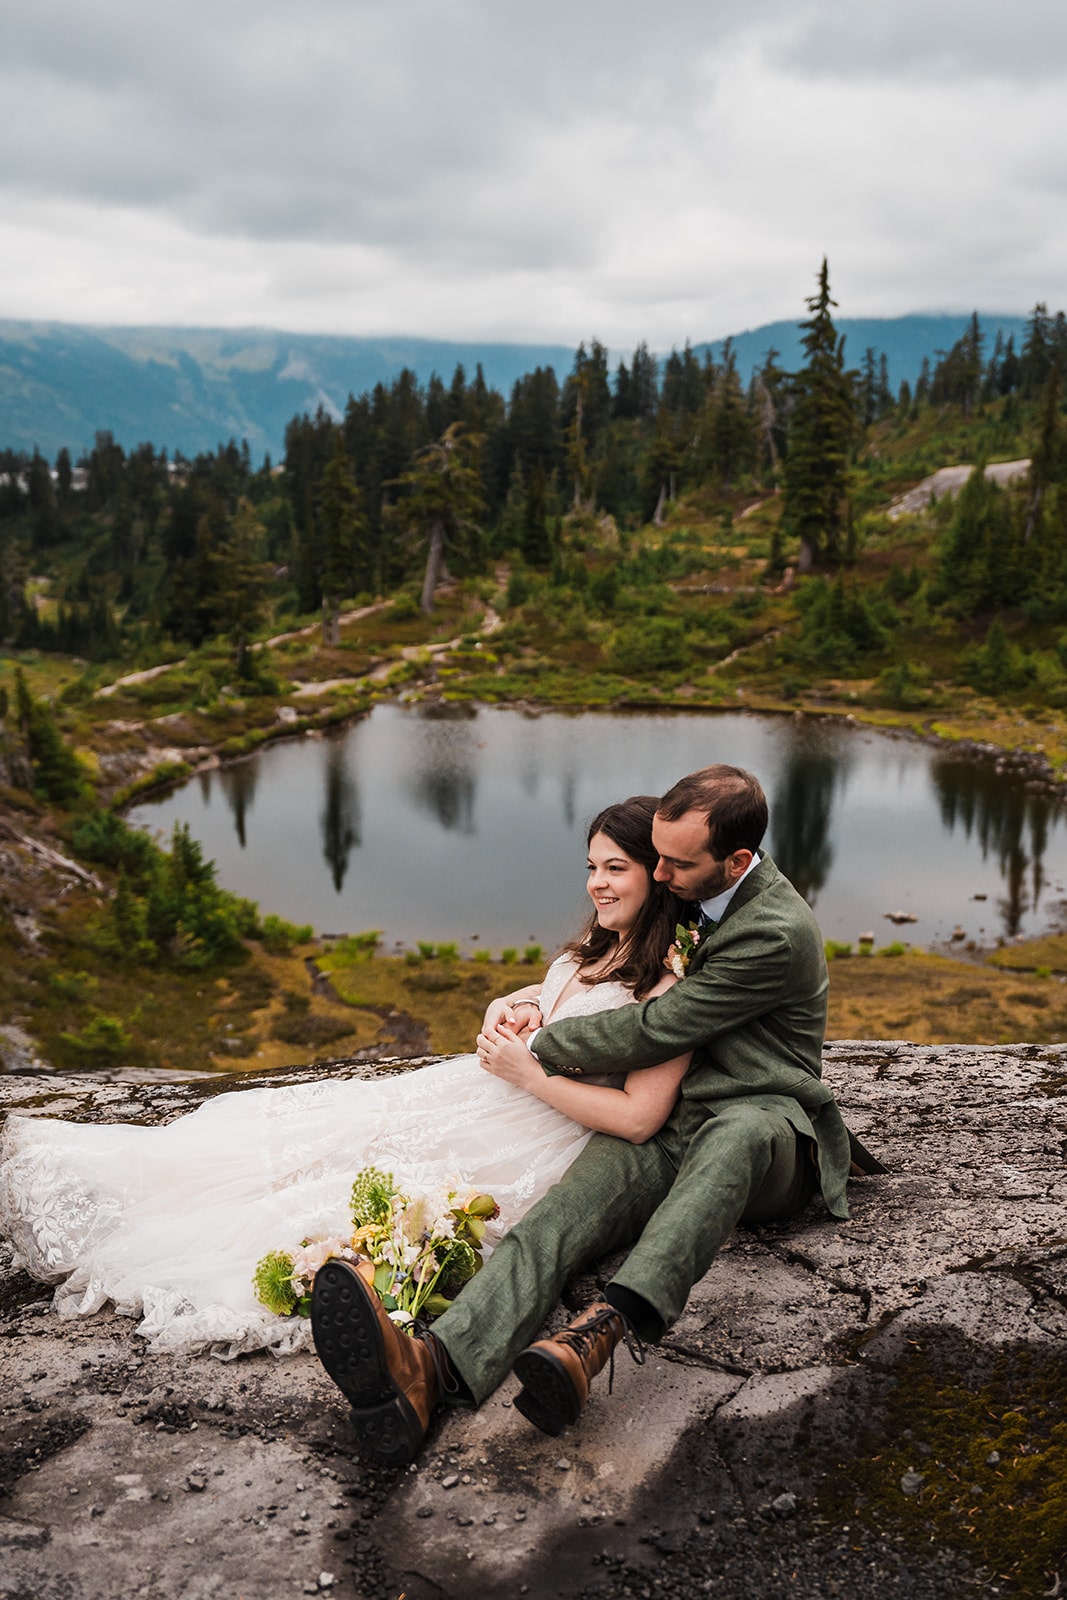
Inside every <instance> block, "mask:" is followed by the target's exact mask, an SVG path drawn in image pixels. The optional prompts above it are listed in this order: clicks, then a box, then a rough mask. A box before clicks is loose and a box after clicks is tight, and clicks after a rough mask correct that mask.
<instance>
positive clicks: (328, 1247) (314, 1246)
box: [293, 1239, 345, 1278]
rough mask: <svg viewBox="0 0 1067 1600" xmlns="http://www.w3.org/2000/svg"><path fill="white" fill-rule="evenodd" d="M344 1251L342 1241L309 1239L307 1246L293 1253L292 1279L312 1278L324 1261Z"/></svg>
mask: <svg viewBox="0 0 1067 1600" xmlns="http://www.w3.org/2000/svg"><path fill="white" fill-rule="evenodd" d="M344 1249H345V1242H344V1240H343V1239H309V1240H308V1242H307V1244H305V1245H302V1246H301V1247H300V1249H299V1250H294V1251H293V1277H294V1278H312V1277H314V1275H315V1273H316V1272H318V1270H319V1268H320V1267H321V1266H322V1264H323V1262H324V1261H329V1260H330V1258H331V1256H339V1255H341V1254H342V1252H343V1251H344Z"/></svg>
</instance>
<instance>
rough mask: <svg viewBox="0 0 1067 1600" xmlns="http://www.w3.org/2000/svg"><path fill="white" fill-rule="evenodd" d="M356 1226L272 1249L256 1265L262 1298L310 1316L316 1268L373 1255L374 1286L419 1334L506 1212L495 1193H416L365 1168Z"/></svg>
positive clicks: (398, 1318)
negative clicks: (344, 1235) (291, 1247)
mask: <svg viewBox="0 0 1067 1600" xmlns="http://www.w3.org/2000/svg"><path fill="white" fill-rule="evenodd" d="M349 1210H350V1212H351V1216H352V1223H353V1226H354V1228H355V1232H354V1233H353V1234H352V1237H351V1239H350V1240H344V1239H341V1238H328V1239H304V1240H303V1241H302V1242H301V1245H300V1248H299V1249H298V1250H296V1251H293V1252H291V1253H290V1252H288V1251H285V1250H272V1251H271V1252H269V1254H267V1255H265V1256H264V1257H263V1259H262V1260H261V1261H260V1262H259V1264H258V1265H257V1267H256V1270H255V1274H254V1277H253V1284H254V1287H255V1291H256V1298H257V1299H258V1300H259V1302H260V1304H261V1305H264V1306H266V1308H267V1310H268V1311H272V1312H274V1313H275V1315H277V1316H282V1317H288V1316H308V1315H309V1314H310V1311H311V1288H312V1284H313V1282H314V1277H315V1273H316V1272H317V1271H318V1269H319V1267H321V1266H322V1264H323V1262H324V1261H328V1260H330V1259H331V1258H338V1257H339V1258H341V1259H342V1260H346V1261H352V1262H355V1261H358V1260H360V1259H363V1260H366V1261H369V1262H370V1263H371V1265H372V1267H373V1269H374V1290H375V1293H376V1294H377V1295H378V1296H379V1298H380V1299H381V1302H382V1304H383V1305H384V1306H385V1309H386V1311H388V1313H389V1316H390V1317H391V1318H392V1320H393V1321H394V1322H396V1323H397V1324H398V1326H400V1327H402V1328H404V1329H405V1331H406V1332H408V1333H414V1332H415V1325H416V1322H417V1321H418V1320H422V1321H426V1320H427V1319H429V1318H431V1317H438V1316H440V1315H441V1313H442V1311H447V1309H448V1307H449V1306H450V1305H451V1303H452V1301H453V1300H454V1299H455V1297H456V1295H457V1294H458V1293H459V1291H460V1290H461V1289H462V1287H463V1285H464V1284H465V1283H468V1282H469V1281H470V1279H471V1278H473V1277H474V1274H475V1273H476V1272H477V1271H479V1269H480V1268H481V1265H482V1245H483V1243H484V1240H485V1233H486V1225H487V1223H488V1222H489V1221H491V1219H492V1218H493V1217H495V1216H496V1215H497V1214H498V1211H499V1207H498V1206H497V1204H496V1201H495V1200H494V1199H493V1197H492V1195H488V1194H478V1193H471V1194H468V1195H467V1196H466V1198H465V1199H458V1198H457V1193H456V1191H455V1190H449V1191H448V1192H447V1193H446V1192H441V1193H439V1194H424V1195H417V1196H415V1197H411V1196H409V1195H405V1194H402V1193H401V1192H400V1190H398V1189H397V1187H396V1184H395V1182H394V1179H393V1175H392V1173H391V1172H382V1171H381V1170H380V1169H379V1168H378V1167H364V1168H363V1170H362V1171H361V1172H359V1173H358V1174H357V1175H356V1180H355V1182H354V1183H353V1185H352V1193H351V1196H350V1200H349Z"/></svg>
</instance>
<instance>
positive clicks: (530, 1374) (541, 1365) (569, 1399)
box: [512, 1347, 582, 1433]
mask: <svg viewBox="0 0 1067 1600" xmlns="http://www.w3.org/2000/svg"><path fill="white" fill-rule="evenodd" d="M512 1371H513V1372H514V1374H515V1376H516V1377H517V1378H518V1380H519V1382H520V1383H521V1384H522V1386H523V1389H524V1390H526V1391H527V1393H528V1395H529V1398H530V1400H531V1401H532V1402H533V1403H532V1405H530V1406H529V1407H528V1408H527V1409H523V1408H522V1407H521V1406H520V1407H519V1409H520V1410H521V1411H522V1414H523V1416H524V1417H526V1419H527V1421H529V1422H532V1423H533V1424H534V1427H536V1428H540V1429H541V1430H542V1432H543V1433H552V1432H553V1429H554V1431H555V1432H556V1433H561V1432H562V1431H563V1429H564V1428H565V1427H566V1426H567V1425H568V1423H571V1422H577V1421H578V1418H579V1417H580V1416H581V1414H582V1402H581V1400H580V1399H579V1398H578V1395H577V1394H576V1393H575V1388H574V1383H573V1381H572V1379H571V1376H570V1373H569V1372H568V1371H567V1368H566V1367H565V1366H564V1365H563V1362H562V1361H560V1360H559V1358H558V1357H557V1356H554V1355H552V1353H551V1351H548V1350H538V1349H537V1348H536V1347H531V1348H530V1349H529V1350H524V1351H523V1352H522V1354H521V1355H520V1356H518V1357H517V1358H516V1361H515V1365H514V1367H513V1368H512ZM516 1404H518V1401H517V1400H516ZM531 1413H533V1414H531ZM546 1424H547V1426H546Z"/></svg>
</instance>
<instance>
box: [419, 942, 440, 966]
mask: <svg viewBox="0 0 1067 1600" xmlns="http://www.w3.org/2000/svg"><path fill="white" fill-rule="evenodd" d="M415 944H416V948H417V949H418V952H419V955H420V956H421V957H422V959H423V961H432V960H433V958H434V956H435V955H436V954H437V946H436V945H435V944H434V943H433V942H432V941H431V940H429V939H417V940H416V941H415Z"/></svg>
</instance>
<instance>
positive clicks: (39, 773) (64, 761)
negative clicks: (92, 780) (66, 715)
mask: <svg viewBox="0 0 1067 1600" xmlns="http://www.w3.org/2000/svg"><path fill="white" fill-rule="evenodd" d="M15 717H16V722H17V725H18V730H19V732H20V733H21V735H22V737H23V740H24V741H25V745H26V755H27V756H28V758H29V762H30V766H31V768H32V770H33V786H34V789H35V790H36V792H37V793H38V794H39V795H40V796H41V798H42V799H44V800H52V801H55V803H56V804H57V805H76V804H77V802H78V801H79V800H81V799H83V798H84V797H85V796H86V794H87V793H88V784H87V782H86V779H85V773H84V771H83V769H82V764H81V762H80V761H79V760H78V757H77V756H76V755H75V754H74V751H73V750H72V749H71V748H70V746H69V745H67V744H66V743H65V742H64V740H63V735H62V734H61V733H60V731H59V728H58V726H57V725H56V720H55V718H54V717H53V715H52V712H51V710H50V708H49V707H48V706H47V705H46V704H45V702H44V701H43V700H35V699H34V697H33V695H32V694H31V693H30V691H29V689H28V687H27V685H26V679H25V678H24V676H23V674H22V670H21V668H20V669H17V670H16V672H15Z"/></svg>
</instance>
